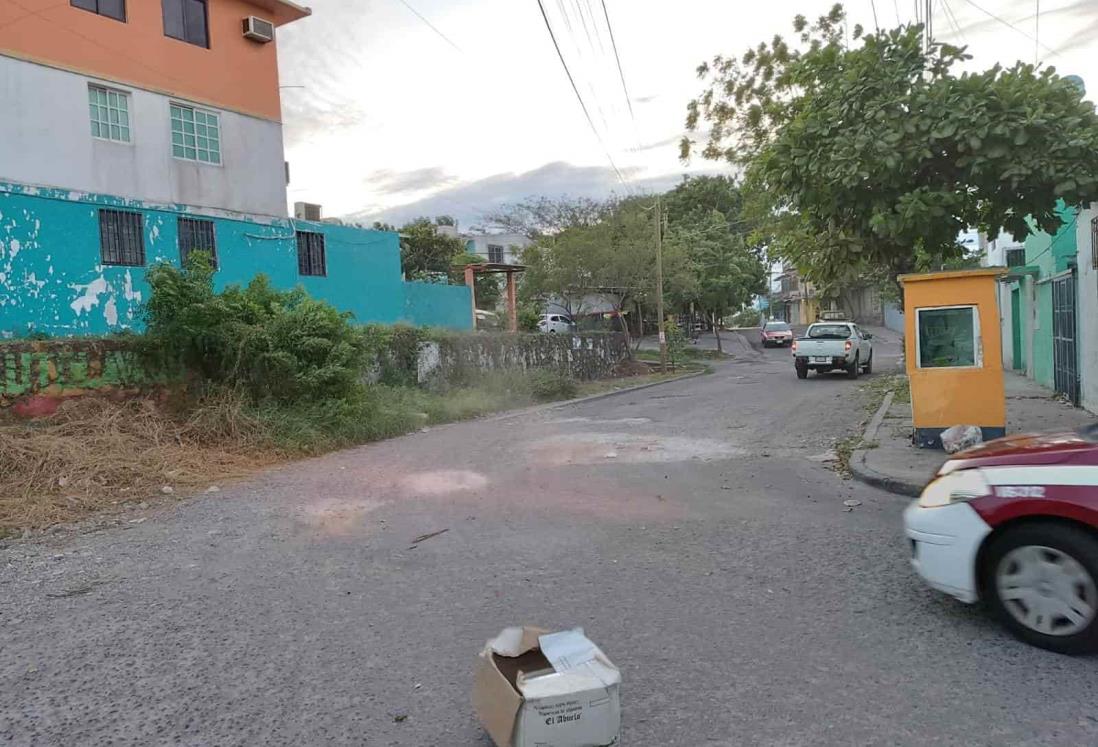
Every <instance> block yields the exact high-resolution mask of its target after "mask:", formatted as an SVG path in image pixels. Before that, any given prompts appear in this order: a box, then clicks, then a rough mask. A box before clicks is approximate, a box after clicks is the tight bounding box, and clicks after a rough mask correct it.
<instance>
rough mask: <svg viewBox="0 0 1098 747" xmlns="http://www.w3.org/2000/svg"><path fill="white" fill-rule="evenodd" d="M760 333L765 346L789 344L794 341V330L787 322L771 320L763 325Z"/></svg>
mask: <svg viewBox="0 0 1098 747" xmlns="http://www.w3.org/2000/svg"><path fill="white" fill-rule="evenodd" d="M760 335H761V341H762V346H763V347H764V348H768V347H770V346H771V345H789V344H790V343H792V342H793V330H792V329H790V328H789V324H788V323H787V322H776V321H773V320H771V321H769V322H767V323H766V324H764V325H763V326H762V330H761V331H760Z"/></svg>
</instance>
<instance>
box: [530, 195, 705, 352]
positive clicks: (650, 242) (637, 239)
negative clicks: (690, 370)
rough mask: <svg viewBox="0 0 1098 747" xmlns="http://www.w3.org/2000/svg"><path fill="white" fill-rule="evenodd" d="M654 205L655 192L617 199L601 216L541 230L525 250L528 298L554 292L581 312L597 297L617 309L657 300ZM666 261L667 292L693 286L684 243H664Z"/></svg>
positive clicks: (575, 311)
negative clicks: (653, 194) (668, 244)
mask: <svg viewBox="0 0 1098 747" xmlns="http://www.w3.org/2000/svg"><path fill="white" fill-rule="evenodd" d="M654 207H655V198H651V197H632V198H628V199H625V200H621V201H618V202H616V203H615V204H614V206H613V209H612V210H610V211H609V212H608V213H607V214H606V215H605V216H604V217H603V218H602V219H601V220H599V221H597V222H590V223H589V222H587V221H586V220H582V221H580V222H578V223H576V224H575V225H571V226H568V227H565V228H563V229H561V230H557V231H556V232H554V233H553V234H551V235H543V236H541V237H540V238H539V239H538V240H537V241H535V242H534V244H532V245H531V246H530V247H528V248H527V249H526V250H524V252H523V263H524V264H525V265H526V267H527V270H526V273H525V277H524V278H523V284H522V293H523V296H524V298H527V299H541V300H544V299H546V298H550V297H552V298H555V299H557V300H559V301H561V302H562V303H564V304H565V305H566V306H570V309H569V310H570V313H573V314H577V315H578V314H583V313H584V312H585V311H590V309H586V308H584V304H585V302H586V300H587V299H591V298H596V297H597V298H599V299H601V300H605V301H609V302H610V303H612V304H613V305H614V308H615V311H616V312H617V313H618V314H619V315H620V314H622V313H623V312H624V311H625V310H626V309H629V308H631V307H633V306H634V305H635V304H651V303H654V300H655V298H656V296H655V293H656V271H655V270H656V214H655V212H654ZM663 265H664V289H665V292H667V293H671V294H674V293H677V294H682V295H688V294H691V293H693V292H694V290H693V288H692V283H694V277H693V275H692V273H691V270H690V266H689V263H688V262H687V258H686V254H685V253H684V251H682V249H681V247H676V246H671V247H667V248H665V251H664V257H663ZM626 331H627V332H628V330H626Z"/></svg>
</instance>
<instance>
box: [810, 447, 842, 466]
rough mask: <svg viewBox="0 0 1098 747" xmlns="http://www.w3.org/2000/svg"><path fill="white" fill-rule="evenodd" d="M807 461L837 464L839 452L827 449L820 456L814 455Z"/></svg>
mask: <svg viewBox="0 0 1098 747" xmlns="http://www.w3.org/2000/svg"><path fill="white" fill-rule="evenodd" d="M808 461H810V462H820V463H827V462H837V461H839V452H837V451H835V449H828V450H827V451H825V452H823V453H822V454H815V455H813V456H810V457H808Z"/></svg>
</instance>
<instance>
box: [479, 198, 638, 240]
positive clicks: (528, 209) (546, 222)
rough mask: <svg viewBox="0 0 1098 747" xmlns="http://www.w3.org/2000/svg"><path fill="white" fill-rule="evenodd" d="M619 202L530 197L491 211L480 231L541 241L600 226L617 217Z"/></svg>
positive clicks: (485, 216) (593, 199)
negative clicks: (548, 237) (565, 232)
mask: <svg viewBox="0 0 1098 747" xmlns="http://www.w3.org/2000/svg"><path fill="white" fill-rule="evenodd" d="M617 202H618V201H617V200H616V199H606V200H600V199H595V198H593V197H569V196H567V195H562V196H560V197H545V196H541V197H527V198H526V199H523V200H519V201H518V202H510V203H506V204H504V205H501V206H499V207H498V208H496V209H494V210H491V211H489V212H488V213H486V214H485V215H484V216H483V218H482V220H481V222H482V224H483V225H482V226H481V227H480V228H481V230H489V231H498V232H504V233H518V234H522V235H523V236H526V237H527V238H530V239H539V238H542V237H545V236H553V235H555V234H558V233H560V232H562V231H565V230H567V229H572V228H579V227H584V226H594V225H597V224H598V223H601V222H602V221H604V220H606V218H608V217H609V216H610V215H611V214H613V212H614V210H615V209H616V207H617Z"/></svg>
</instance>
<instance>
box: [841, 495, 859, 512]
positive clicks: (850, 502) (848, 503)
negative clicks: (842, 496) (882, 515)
mask: <svg viewBox="0 0 1098 747" xmlns="http://www.w3.org/2000/svg"><path fill="white" fill-rule="evenodd" d="M843 505H844V506H845V507H846V508H844V509H843V510H844V511H853V510H854V509H855V508H856V507H858V506H860V505H862V502H861V501H859V500H857V499H856V498H847V499H846V500H845V501H843Z"/></svg>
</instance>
